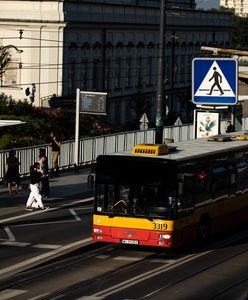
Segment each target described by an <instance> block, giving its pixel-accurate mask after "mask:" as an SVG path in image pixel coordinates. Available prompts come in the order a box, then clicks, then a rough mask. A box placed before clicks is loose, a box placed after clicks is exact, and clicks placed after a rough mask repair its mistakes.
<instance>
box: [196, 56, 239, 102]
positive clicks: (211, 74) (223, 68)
mask: <svg viewBox="0 0 248 300" xmlns="http://www.w3.org/2000/svg"><path fill="white" fill-rule="evenodd" d="M192 99H193V102H194V103H195V104H210V105H234V104H236V103H237V100H238V63H237V60H236V59H233V58H195V59H193V62H192Z"/></svg>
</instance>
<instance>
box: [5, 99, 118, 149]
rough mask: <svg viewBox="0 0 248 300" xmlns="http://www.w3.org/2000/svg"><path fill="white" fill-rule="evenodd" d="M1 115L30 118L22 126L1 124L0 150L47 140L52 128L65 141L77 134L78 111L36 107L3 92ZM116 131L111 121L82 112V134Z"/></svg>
mask: <svg viewBox="0 0 248 300" xmlns="http://www.w3.org/2000/svg"><path fill="white" fill-rule="evenodd" d="M0 118H1V119H2V120H21V121H23V122H26V123H25V124H22V125H18V126H9V127H7V126H6V127H0V150H4V149H11V148H17V147H28V146H34V145H42V144H46V143H48V142H49V139H50V137H49V133H50V131H55V132H56V134H57V136H58V137H59V139H60V140H61V141H66V140H72V139H74V138H75V112H74V113H72V112H66V111H63V110H61V109H56V110H52V109H44V108H40V107H34V106H32V104H29V103H28V102H27V101H21V100H19V101H15V100H14V99H13V98H12V97H9V96H6V95H5V94H0ZM112 131H114V129H111V125H110V124H107V123H106V122H104V120H101V118H98V119H96V118H94V116H81V119H80V137H85V136H95V135H102V134H107V133H110V132H112Z"/></svg>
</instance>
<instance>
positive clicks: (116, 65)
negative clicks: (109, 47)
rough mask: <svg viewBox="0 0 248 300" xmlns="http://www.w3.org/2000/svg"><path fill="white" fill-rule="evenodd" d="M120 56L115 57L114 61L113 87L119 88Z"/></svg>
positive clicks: (120, 79)
mask: <svg viewBox="0 0 248 300" xmlns="http://www.w3.org/2000/svg"><path fill="white" fill-rule="evenodd" d="M121 81H122V78H121V57H117V58H116V61H115V88H116V89H120V88H121Z"/></svg>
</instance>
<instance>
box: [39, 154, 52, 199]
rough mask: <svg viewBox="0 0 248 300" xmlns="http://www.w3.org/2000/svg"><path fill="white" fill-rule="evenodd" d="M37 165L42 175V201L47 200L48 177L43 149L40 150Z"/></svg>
mask: <svg viewBox="0 0 248 300" xmlns="http://www.w3.org/2000/svg"><path fill="white" fill-rule="evenodd" d="M39 163H40V170H41V173H42V177H41V189H40V190H41V195H42V198H43V199H47V198H48V197H49V191H50V188H49V177H48V159H47V156H46V155H45V149H40V155H39Z"/></svg>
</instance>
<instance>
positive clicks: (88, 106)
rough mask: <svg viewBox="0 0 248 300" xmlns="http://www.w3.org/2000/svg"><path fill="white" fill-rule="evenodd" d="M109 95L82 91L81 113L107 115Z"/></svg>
mask: <svg viewBox="0 0 248 300" xmlns="http://www.w3.org/2000/svg"><path fill="white" fill-rule="evenodd" d="M106 98H107V93H98V92H82V91H80V112H81V113H86V114H101V115H106Z"/></svg>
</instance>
